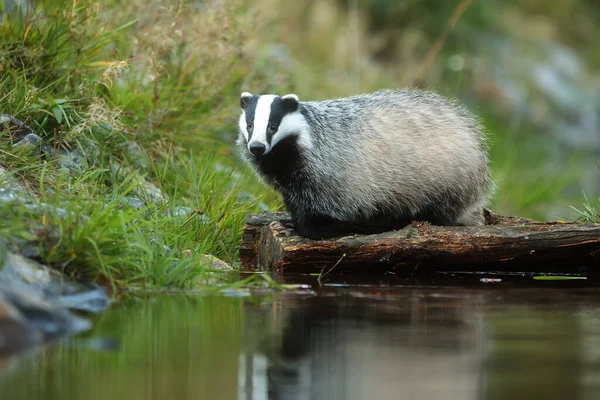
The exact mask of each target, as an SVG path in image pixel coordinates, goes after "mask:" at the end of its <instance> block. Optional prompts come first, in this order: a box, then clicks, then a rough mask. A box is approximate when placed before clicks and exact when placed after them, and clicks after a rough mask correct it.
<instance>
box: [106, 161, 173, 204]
mask: <svg viewBox="0 0 600 400" xmlns="http://www.w3.org/2000/svg"><path fill="white" fill-rule="evenodd" d="M111 167H112V171H113V173H114V174H118V175H122V176H125V177H128V178H130V179H132V181H133V182H138V184H137V186H136V187H135V188H134V189H133V192H134V193H135V194H136V196H138V197H139V198H140V199H142V200H146V201H147V202H151V203H156V204H162V203H165V202H167V201H168V197H167V195H166V194H163V192H162V191H161V190H160V189H159V188H158V186H156V185H155V184H154V183H152V182H149V181H147V180H146V179H144V177H143V176H141V175H140V174H139V173H138V172H137V171H134V170H132V169H131V168H129V167H126V166H124V165H121V164H118V163H116V162H114V163H112V166H111Z"/></svg>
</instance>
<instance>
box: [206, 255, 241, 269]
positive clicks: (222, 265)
mask: <svg viewBox="0 0 600 400" xmlns="http://www.w3.org/2000/svg"><path fill="white" fill-rule="evenodd" d="M200 263H201V265H203V266H204V267H205V268H207V269H211V270H214V271H225V272H226V271H233V268H232V267H231V266H230V265H229V264H227V263H226V262H225V261H223V260H221V259H219V258H217V257H215V256H213V255H210V254H203V255H201V256H200Z"/></svg>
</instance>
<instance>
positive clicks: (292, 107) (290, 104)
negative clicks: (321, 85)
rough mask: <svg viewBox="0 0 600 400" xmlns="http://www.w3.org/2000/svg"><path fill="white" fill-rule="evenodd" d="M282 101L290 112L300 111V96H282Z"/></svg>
mask: <svg viewBox="0 0 600 400" xmlns="http://www.w3.org/2000/svg"><path fill="white" fill-rule="evenodd" d="M281 99H282V100H283V104H284V105H285V108H286V109H287V110H289V111H290V112H294V111H296V110H297V109H298V104H299V100H298V96H296V95H295V94H286V95H285V96H281Z"/></svg>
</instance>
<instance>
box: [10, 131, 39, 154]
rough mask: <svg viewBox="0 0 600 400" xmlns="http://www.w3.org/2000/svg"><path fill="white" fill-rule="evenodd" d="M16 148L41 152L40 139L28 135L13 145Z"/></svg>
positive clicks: (31, 134)
mask: <svg viewBox="0 0 600 400" xmlns="http://www.w3.org/2000/svg"><path fill="white" fill-rule="evenodd" d="M13 147H16V148H30V149H32V150H35V151H37V152H39V151H41V150H42V138H41V137H39V136H38V135H36V134H35V133H28V134H27V135H25V137H24V138H23V139H21V140H20V141H18V142H17V143H15V144H14V145H13Z"/></svg>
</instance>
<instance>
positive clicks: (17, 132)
mask: <svg viewBox="0 0 600 400" xmlns="http://www.w3.org/2000/svg"><path fill="white" fill-rule="evenodd" d="M4 132H8V134H9V135H10V138H11V141H12V142H13V143H17V142H20V141H21V140H22V139H23V138H24V137H25V136H27V135H29V134H34V135H35V132H34V131H33V129H31V128H30V127H29V126H28V125H26V124H25V123H24V122H21V121H19V120H18V119H16V118H13V117H11V116H10V115H8V114H0V133H4ZM36 136H37V135H36Z"/></svg>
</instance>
